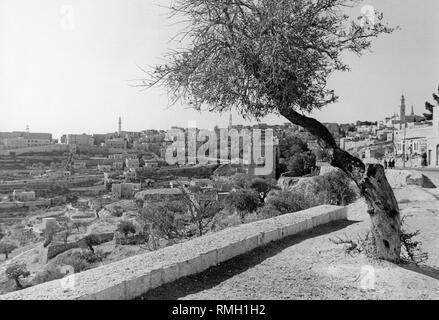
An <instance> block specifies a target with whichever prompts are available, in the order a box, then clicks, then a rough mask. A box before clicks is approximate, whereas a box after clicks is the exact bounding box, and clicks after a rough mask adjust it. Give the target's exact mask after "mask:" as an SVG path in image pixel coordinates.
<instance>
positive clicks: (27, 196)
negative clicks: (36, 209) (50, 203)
mask: <svg viewBox="0 0 439 320" xmlns="http://www.w3.org/2000/svg"><path fill="white" fill-rule="evenodd" d="M12 198H13V199H14V200H15V201H33V200H35V199H36V196H35V191H20V190H14V192H13V193H12Z"/></svg>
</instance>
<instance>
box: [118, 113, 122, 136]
mask: <svg viewBox="0 0 439 320" xmlns="http://www.w3.org/2000/svg"><path fill="white" fill-rule="evenodd" d="M118 124H119V127H118V133H119V137H120V135H121V134H122V118H121V117H120V116H119V123H118Z"/></svg>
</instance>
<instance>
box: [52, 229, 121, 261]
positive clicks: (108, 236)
mask: <svg viewBox="0 0 439 320" xmlns="http://www.w3.org/2000/svg"><path fill="white" fill-rule="evenodd" d="M96 236H97V238H98V243H99V244H102V243H105V242H109V241H111V240H113V238H114V233H112V232H111V233H101V234H96ZM75 248H87V244H86V243H85V237H84V238H82V239H80V240H78V241H76V242H70V243H57V244H51V245H49V246H48V248H47V259H52V258H55V257H56V256H57V255H59V254H61V253H63V252H66V251H67V250H71V249H75Z"/></svg>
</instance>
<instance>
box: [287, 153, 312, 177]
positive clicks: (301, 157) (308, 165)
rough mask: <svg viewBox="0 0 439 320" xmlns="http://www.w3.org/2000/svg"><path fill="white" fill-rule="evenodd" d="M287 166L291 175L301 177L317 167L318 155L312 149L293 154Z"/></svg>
mask: <svg viewBox="0 0 439 320" xmlns="http://www.w3.org/2000/svg"><path fill="white" fill-rule="evenodd" d="M286 167H287V170H288V175H289V176H294V177H301V176H304V175H308V174H311V173H312V172H313V170H315V168H316V156H315V155H314V154H313V153H312V152H310V151H307V152H302V153H296V154H293V155H292V157H291V158H289V159H288V160H287V163H286Z"/></svg>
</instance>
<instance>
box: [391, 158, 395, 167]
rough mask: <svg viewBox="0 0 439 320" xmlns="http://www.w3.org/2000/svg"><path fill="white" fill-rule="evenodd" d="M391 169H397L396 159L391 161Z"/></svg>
mask: <svg viewBox="0 0 439 320" xmlns="http://www.w3.org/2000/svg"><path fill="white" fill-rule="evenodd" d="M390 168H391V169H394V168H395V159H392V160H390Z"/></svg>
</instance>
